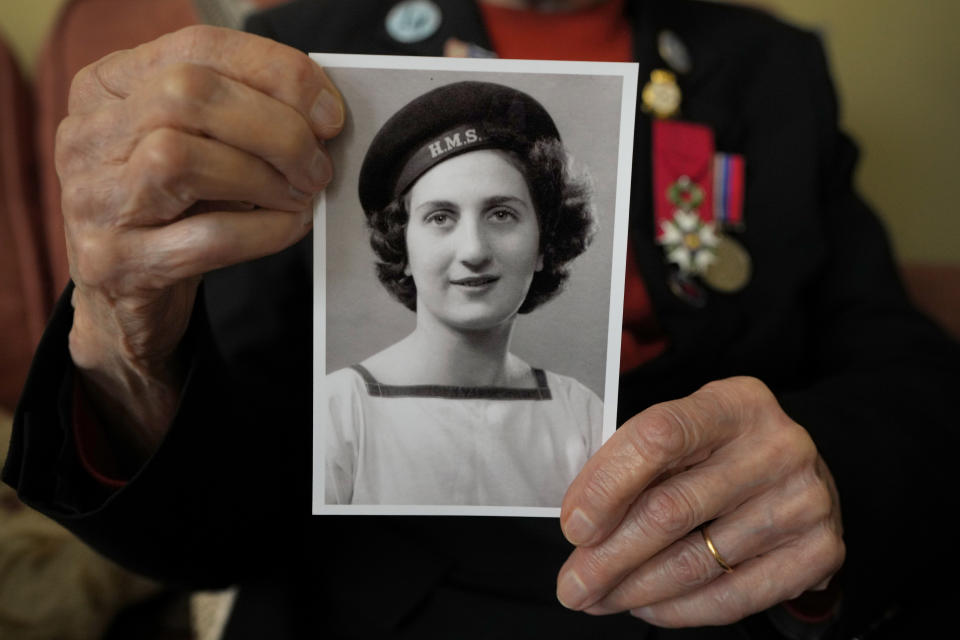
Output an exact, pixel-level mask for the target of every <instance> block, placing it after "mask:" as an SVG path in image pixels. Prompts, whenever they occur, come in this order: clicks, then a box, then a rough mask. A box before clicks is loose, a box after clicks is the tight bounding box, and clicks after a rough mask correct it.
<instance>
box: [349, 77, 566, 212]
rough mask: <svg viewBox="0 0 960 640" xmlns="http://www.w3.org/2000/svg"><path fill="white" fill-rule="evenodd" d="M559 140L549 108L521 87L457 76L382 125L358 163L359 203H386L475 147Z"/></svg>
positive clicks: (378, 205)
mask: <svg viewBox="0 0 960 640" xmlns="http://www.w3.org/2000/svg"><path fill="white" fill-rule="evenodd" d="M542 139H554V140H558V141H559V140H560V134H559V132H558V131H557V127H556V125H555V124H554V123H553V119H552V118H551V117H550V114H548V113H547V110H546V109H544V108H543V105H541V104H540V103H539V102H537V101H536V100H535V99H534V98H532V97H530V96H529V95H527V94H526V93H523V92H522V91H518V90H517V89H513V88H511V87H505V86H503V85H500V84H495V83H492V82H475V81H466V82H457V83H454V84H448V85H444V86H442V87H438V88H436V89H433V90H432V91H430V92H428V93H425V94H423V95H422V96H419V97H417V98H414V99H413V100H412V101H410V102H409V103H407V104H406V105H405V106H404V107H403V108H401V109H400V110H399V111H397V112H396V113H395V114H393V116H391V117H390V119H389V120H387V122H386V123H385V124H384V125H383V127H381V128H380V131H378V132H377V134H376V136H374V138H373V142H371V143H370V148H369V149H367V155H366V156H365V157H364V159H363V165H362V166H361V167H360V184H359V191H360V204H361V205H362V206H363V209H364V210H365V211H372V210H377V209H382V208H383V207H385V206H386V205H387V204H389V203H390V202H391V201H392V200H393V199H394V198H396V197H397V196H399V195H400V194H402V193H404V192H405V191H406V190H407V189H409V188H410V186H411V185H412V184H413V183H414V182H416V181H417V179H418V178H419V177H420V176H422V175H423V174H424V173H426V172H427V171H428V170H429V169H430V168H431V167H433V166H435V165H437V164H439V163H441V162H443V161H444V160H447V159H449V158H452V157H454V156H457V155H460V154H462V153H465V152H467V151H475V150H477V149H491V148H496V149H500V148H503V149H510V150H515V151H522V150H523V149H524V148H526V147H529V146H530V145H532V144H533V143H535V142H537V141H538V140H542Z"/></svg>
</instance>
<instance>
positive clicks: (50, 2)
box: [0, 0, 64, 73]
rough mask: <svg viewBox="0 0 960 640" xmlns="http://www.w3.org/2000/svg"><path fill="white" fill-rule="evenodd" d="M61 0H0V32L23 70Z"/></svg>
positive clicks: (30, 63) (28, 67)
mask: <svg viewBox="0 0 960 640" xmlns="http://www.w3.org/2000/svg"><path fill="white" fill-rule="evenodd" d="M62 4H64V0H0V32H2V33H3V37H4V38H5V39H6V41H7V43H8V44H9V45H10V47H11V48H12V49H13V51H14V54H15V55H16V56H17V59H18V60H19V61H20V66H21V67H22V68H23V69H24V71H25V72H26V73H30V72H31V71H32V69H33V65H34V61H35V59H36V56H37V52H38V51H39V49H40V45H41V43H42V42H43V38H44V36H45V35H46V33H47V30H48V29H49V28H50V25H51V24H52V23H53V20H54V18H55V17H56V14H57V11H58V10H59V8H60V6H61V5H62Z"/></svg>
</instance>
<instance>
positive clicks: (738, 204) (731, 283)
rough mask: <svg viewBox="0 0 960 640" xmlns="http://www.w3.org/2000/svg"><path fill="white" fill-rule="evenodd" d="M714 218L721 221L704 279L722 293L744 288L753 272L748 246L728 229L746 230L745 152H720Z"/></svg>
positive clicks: (714, 192)
mask: <svg viewBox="0 0 960 640" xmlns="http://www.w3.org/2000/svg"><path fill="white" fill-rule="evenodd" d="M713 167H714V170H713V176H714V179H713V196H714V197H713V203H714V220H715V221H716V224H717V228H718V231H717V237H718V242H717V247H716V251H715V258H716V259H715V260H714V261H713V263H711V264H710V266H709V267H708V268H707V269H706V271H704V273H703V281H704V282H706V283H707V285H708V286H709V287H710V288H711V289H714V290H716V291H719V292H721V293H736V292H737V291H740V290H741V289H743V288H744V287H745V286H747V283H748V282H750V277H751V275H753V261H752V260H751V259H750V254H749V253H747V250H746V249H745V248H744V247H743V245H742V244H740V243H739V242H738V241H737V240H735V239H734V238H733V237H732V236H731V235H730V234H729V233H728V232H729V231H734V230H736V231H741V230H743V189H744V160H743V156H740V155H735V154H730V153H717V154H716V156H715V157H714V163H713Z"/></svg>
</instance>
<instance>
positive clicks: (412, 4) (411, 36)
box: [384, 0, 442, 44]
mask: <svg viewBox="0 0 960 640" xmlns="http://www.w3.org/2000/svg"><path fill="white" fill-rule="evenodd" d="M441 18H442V16H441V14H440V7H438V6H437V5H435V4H434V3H432V2H430V0H404V2H401V3H400V4H398V5H396V6H394V7H393V8H392V9H390V12H389V13H388V14H387V19H386V24H385V25H384V26H385V27H386V29H387V33H388V34H389V35H390V37H391V38H393V39H394V40H396V41H397V42H402V43H404V44H409V43H411V42H420V41H421V40H426V39H427V38H429V37H430V36H432V35H433V34H435V33H436V32H437V29H439V28H440V22H441Z"/></svg>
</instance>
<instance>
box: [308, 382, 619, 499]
mask: <svg viewBox="0 0 960 640" xmlns="http://www.w3.org/2000/svg"><path fill="white" fill-rule="evenodd" d="M534 374H535V377H536V379H537V381H538V386H537V387H536V388H528V389H512V388H502V387H453V386H433V385H422V386H400V385H384V384H380V383H379V382H377V380H376V379H374V378H373V376H372V375H371V374H370V373H369V371H367V370H366V369H365V368H363V367H362V366H360V365H356V366H354V367H351V368H348V369H340V370H339V371H335V372H333V373H331V374H330V375H328V376H327V377H326V380H325V385H324V386H325V390H326V399H327V401H326V404H325V406H326V409H327V412H328V414H327V415H326V416H325V418H326V419H325V424H324V425H323V433H324V435H325V441H324V447H325V461H326V482H325V484H326V489H325V499H326V502H327V504H397V505H414V504H428V505H489V506H522V507H559V506H560V503H561V501H562V499H563V495H564V493H565V492H566V489H567V487H568V486H569V484H570V482H571V481H572V480H573V478H574V477H575V476H576V475H577V473H578V472H579V471H580V468H581V467H582V466H583V464H584V462H586V460H587V458H588V457H590V455H592V454H593V453H594V452H595V451H596V450H597V448H598V447H599V446H600V444H601V438H602V435H601V432H602V426H603V425H602V416H603V403H602V402H601V400H600V398H598V397H597V395H596V394H595V393H593V392H592V391H591V390H590V389H588V388H587V387H585V386H583V385H582V384H580V383H579V382H577V381H576V380H574V379H573V378H568V377H566V376H561V375H558V374H556V373H549V372H544V371H542V370H540V369H535V370H534Z"/></svg>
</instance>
